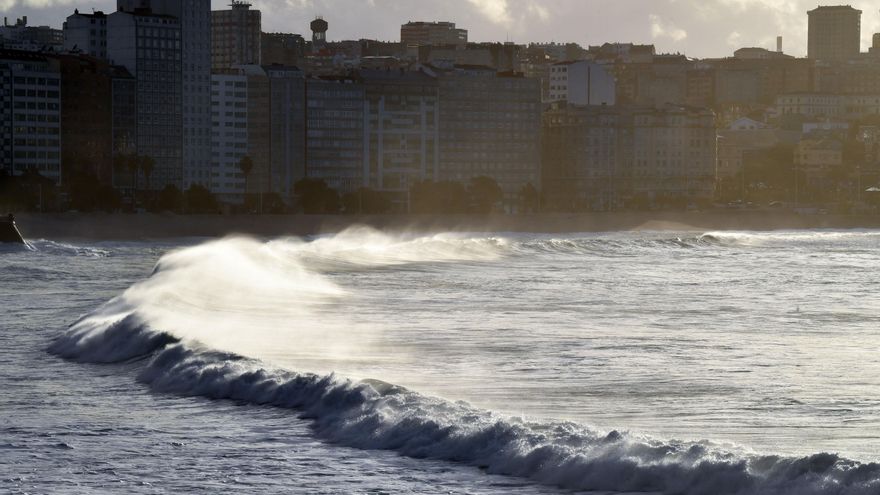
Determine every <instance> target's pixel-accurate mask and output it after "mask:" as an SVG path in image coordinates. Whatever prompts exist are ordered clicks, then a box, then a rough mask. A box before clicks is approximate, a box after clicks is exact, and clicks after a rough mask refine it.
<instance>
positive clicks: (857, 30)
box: [807, 5, 862, 60]
mask: <svg viewBox="0 0 880 495" xmlns="http://www.w3.org/2000/svg"><path fill="white" fill-rule="evenodd" d="M807 15H808V16H809V31H808V33H807V58H812V59H819V60H842V59H849V58H854V57H857V56H858V55H859V51H860V38H861V30H862V21H861V19H862V11H861V10H857V9H854V8H852V7H850V6H849V5H833V6H822V7H816V8H815V9H813V10H811V11H809V12H807Z"/></svg>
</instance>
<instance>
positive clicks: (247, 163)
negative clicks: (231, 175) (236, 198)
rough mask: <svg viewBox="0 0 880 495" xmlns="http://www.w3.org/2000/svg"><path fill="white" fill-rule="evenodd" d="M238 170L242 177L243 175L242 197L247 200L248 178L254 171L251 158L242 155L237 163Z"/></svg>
mask: <svg viewBox="0 0 880 495" xmlns="http://www.w3.org/2000/svg"><path fill="white" fill-rule="evenodd" d="M238 169H239V170H241V173H242V175H244V197H245V198H247V191H248V176H249V175H250V174H251V171H252V170H253V169H254V160H253V158H251V157H249V156H248V155H244V156H243V157H241V160H239V161H238Z"/></svg>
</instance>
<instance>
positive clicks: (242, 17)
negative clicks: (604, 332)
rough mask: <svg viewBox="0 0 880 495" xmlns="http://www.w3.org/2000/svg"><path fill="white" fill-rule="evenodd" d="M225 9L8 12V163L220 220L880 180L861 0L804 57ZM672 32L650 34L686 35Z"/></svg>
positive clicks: (196, 0) (1, 59)
mask: <svg viewBox="0 0 880 495" xmlns="http://www.w3.org/2000/svg"><path fill="white" fill-rule="evenodd" d="M527 4H528V5H530V6H531V7H528V8H527V10H528V9H531V10H530V12H531V15H532V17H533V18H534V19H535V20H536V21H538V22H540V21H541V19H543V18H544V14H542V12H541V11H540V10H535V9H537V7H535V5H536V4H531V3H528V2H527ZM560 5H564V2H563V3H561V4H560ZM707 5H711V4H707ZM211 7H212V5H211V2H209V0H186V1H182V2H177V1H165V0H119V1H118V3H117V5H116V6H115V8H113V9H112V10H110V9H108V12H109V13H105V12H101V11H93V12H92V13H82V12H80V11H79V10H77V9H76V8H74V10H73V12H70V13H68V15H67V16H66V20H64V22H63V28H62V29H61V30H57V29H53V28H51V27H48V26H42V27H39V26H38V27H34V26H30V25H28V23H27V20H26V19H24V18H21V19H18V20H16V21H15V22H8V21H7V22H6V23H5V25H4V26H3V29H2V31H0V34H2V36H3V38H2V39H3V41H2V43H3V45H2V46H3V48H2V49H0V77H2V81H0V82H2V86H0V88H2V94H0V98H3V101H4V102H5V103H8V104H9V105H8V106H7V105H4V109H5V110H4V112H3V113H2V114H0V116H2V117H3V122H2V124H0V132H2V134H0V138H2V140H0V146H2V149H3V150H4V157H3V160H2V161H0V166H2V168H3V170H4V171H5V172H6V174H7V175H8V176H11V177H26V178H27V180H28V181H34V180H37V181H48V182H45V184H46V186H47V187H48V186H52V185H54V186H53V187H55V189H53V190H57V192H58V193H59V195H58V197H56V198H52V202H53V204H55V205H61V206H58V207H63V205H65V204H67V205H69V206H70V205H73V206H75V205H76V204H77V201H78V200H76V197H78V195H79V194H84V193H83V191H86V190H87V189H88V187H87V186H88V184H97V185H100V186H102V187H105V186H106V187H107V188H109V189H110V190H109V192H108V191H105V192H106V194H108V195H111V196H112V195H113V194H116V195H118V196H119V204H118V206H117V208H122V209H139V208H156V209H162V208H169V209H178V208H179V207H180V206H179V205H180V204H181V201H182V199H180V198H182V197H183V195H184V192H186V194H187V195H188V196H186V198H187V201H189V200H192V201H191V202H194V201H195V199H193V198H199V197H207V196H205V195H208V196H213V199H212V201H216V204H213V203H210V204H209V203H205V204H206V205H209V206H206V208H208V209H213V210H217V209H220V210H222V209H238V210H242V209H243V210H247V211H254V210H260V211H263V210H264V209H265V207H266V205H267V204H270V205H271V206H272V208H271V209H273V210H280V209H286V210H294V211H296V210H310V211H332V212H335V211H340V210H345V211H351V210H352V209H353V208H355V206H353V205H355V204H356V208H357V210H358V211H362V210H363V209H364V208H365V207H364V198H365V197H367V196H369V197H370V198H373V199H375V198H379V197H381V201H378V200H377V201H378V203H376V201H368V203H369V204H370V205H373V206H375V204H381V208H379V209H381V210H389V211H412V210H413V204H414V202H419V201H422V200H423V199H424V197H428V196H431V195H435V196H438V197H445V198H448V199H449V201H447V203H449V204H452V205H453V206H450V211H453V210H455V211H457V210H462V211H464V210H469V209H478V210H479V209H483V206H481V205H482V202H483V201H484V200H485V199H486V198H489V199H490V200H491V201H489V203H488V204H489V207H491V208H494V209H497V210H503V211H508V212H522V211H532V210H535V209H538V208H543V209H558V210H613V209H632V208H664V207H675V208H702V207H707V206H709V205H711V204H713V203H714V204H716V205H717V204H742V205H745V204H747V203H752V202H754V203H760V204H765V205H767V204H770V203H786V204H789V205H794V206H800V205H803V204H820V203H821V204H823V205H831V204H833V205H834V207H837V208H847V209H853V208H856V209H858V208H864V207H865V204H864V203H863V202H862V201H861V199H862V198H861V192H862V191H863V190H864V189H865V188H863V187H862V185H868V186H870V185H873V184H874V183H876V182H877V180H878V169H880V166H878V157H877V152H876V147H877V139H876V138H877V136H878V131H877V129H878V127H880V35H878V36H873V37H872V38H871V39H872V41H874V42H876V44H875V45H872V46H871V47H869V50H868V51H866V52H863V51H861V50H860V40H863V39H864V38H865V37H864V33H863V32H862V31H863V30H862V12H861V11H860V10H858V9H856V8H853V7H850V6H821V7H818V8H813V9H810V10H809V11H807V10H806V9H804V10H803V11H801V12H799V13H798V18H799V19H800V22H801V24H803V25H804V26H808V27H809V35H808V39H807V41H806V43H805V45H806V52H807V54H808V56H807V57H801V58H799V57H796V56H792V55H789V54H787V53H785V51H784V49H785V48H786V47H787V45H786V40H785V38H784V37H773V45H774V46H773V47H771V48H767V47H761V46H748V45H745V46H735V47H732V48H731V49H730V50H729V52H728V53H729V55H726V56H722V57H718V58H702V59H696V58H691V57H688V56H686V55H683V54H681V53H663V52H661V51H658V48H657V46H656V45H655V44H648V43H631V42H607V43H601V44H597V45H590V46H586V47H584V46H581V45H579V44H577V43H555V42H549V43H527V44H517V43H514V42H509V41H491V42H473V41H469V37H470V35H469V31H468V29H466V28H465V27H463V26H461V25H457V24H456V23H453V22H449V21H434V20H430V21H428V20H406V21H401V24H399V25H398V26H399V39H395V40H390V41H383V40H373V39H365V38H358V39H350V40H338V39H335V38H334V36H333V33H334V22H335V19H336V18H337V17H338V18H346V17H347V14H346V13H342V12H339V13H336V15H335V16H333V17H331V16H319V17H314V18H312V19H311V20H310V21H309V22H308V23H303V24H302V25H301V26H300V28H301V29H302V31H301V32H299V33H298V32H266V31H265V28H264V26H263V24H264V23H265V22H267V19H266V18H265V16H263V13H262V12H261V11H260V10H259V9H258V8H256V6H254V5H251V4H250V3H248V2H244V1H238V0H235V1H231V3H230V4H228V5H224V6H222V8H218V5H216V4H215V5H214V8H215V10H213V11H212V10H211ZM548 15H549V14H548ZM707 15H708V14H707ZM661 21H662V20H661ZM661 21H657V22H658V23H659V24H661V26H660V28H662V29H660V28H658V29H660V31H661V32H659V35H658V31H657V29H654V30H653V33H654V36H655V37H658V36H659V37H661V38H662V37H663V36H666V35H669V36H673V37H675V36H679V35H681V36H687V34H686V33H683V34H682V33H678V34H676V33H677V31H675V29H674V28H673V27H672V26H671V25H669V24H663V23H662V22H661ZM9 109H11V111H10V110H9ZM34 174H38V176H39V179H34V178H33V177H32V176H33V175H34ZM24 180H25V179H21V181H24ZM21 181H20V182H21ZM42 183H43V182H41V184H42ZM22 187H24V188H25V189H27V188H28V187H30V186H27V187H25V186H22ZM40 187H42V186H40ZM40 190H41V191H42V189H40ZM113 191H116V192H115V193H114V192H113ZM829 191H831V192H833V194H831V193H829ZM414 194H415V195H416V196H419V197H418V198H415V199H414V198H413V195H414ZM853 194H855V196H856V198H857V199H856V200H855V201H853V200H852V199H851V198H852V196H853ZM365 195H367V196H365ZM346 201H347V202H346ZM42 203H43V202H42V199H41V204H42ZM374 203H375V204H374ZM307 204H308V205H310V206H308V207H307V206H306V205H307ZM420 204H427V203H424V201H422V203H420ZM438 205H440V206H444V207H445V205H442V204H440V203H438ZM371 208H372V207H367V209H371Z"/></svg>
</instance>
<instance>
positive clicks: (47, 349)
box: [0, 229, 880, 494]
mask: <svg viewBox="0 0 880 495" xmlns="http://www.w3.org/2000/svg"><path fill="white" fill-rule="evenodd" d="M878 269H880V233H877V232H868V231H865V232H862V231H846V232H832V231H815V232H807V231H803V232H776V233H730V232H728V233H723V232H712V233H703V232H696V233H695V232H689V233H670V232H655V233H645V232H638V233H603V234H570V235H555V236H547V235H523V234H503V233H495V234H451V233H450V234H436V235H428V236H424V235H415V234H413V235H385V234H380V233H377V232H374V231H369V230H364V229H353V230H349V231H347V232H344V233H342V234H337V235H333V236H324V237H320V238H315V239H306V240H302V239H275V240H269V241H258V240H253V239H243V238H233V239H224V240H219V241H210V242H206V241H200V240H181V241H178V242H170V243H94V244H76V245H72V244H62V243H56V242H51V241H36V242H34V243H33V246H32V248H31V249H19V248H13V247H2V248H0V301H2V303H3V305H4V310H3V312H2V313H0V328H2V332H0V346H2V348H3V349H4V351H3V352H2V353H0V390H3V394H2V395H0V417H2V418H3V419H2V421H0V492H5V491H12V492H18V491H20V492H35V493H42V492H67V493H82V492H84V491H86V492H88V491H111V492H133V493H159V492H167V491H172V490H175V491H187V492H205V493H215V492H217V491H220V490H222V491H230V490H233V491H240V492H254V491H261V492H290V491H299V492H325V493H337V492H387V493H400V492H414V493H423V492H444V493H538V492H543V493H554V492H557V491H568V490H575V491H607V492H657V493H689V494H698V493H706V494H709V493H774V494H776V493H792V494H793V493H834V494H863V493H864V494H868V493H872V494H875V493H880V465H877V464H874V463H875V462H878V461H880V428H878V427H880V354H878V352H877V351H878V344H880V338H878V336H877V334H878V332H880V312H878V309H880V282H878V274H880V270H878Z"/></svg>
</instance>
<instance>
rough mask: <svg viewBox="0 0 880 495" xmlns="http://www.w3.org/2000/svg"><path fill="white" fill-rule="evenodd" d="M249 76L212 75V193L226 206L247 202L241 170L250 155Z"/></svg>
mask: <svg viewBox="0 0 880 495" xmlns="http://www.w3.org/2000/svg"><path fill="white" fill-rule="evenodd" d="M247 125H248V77H247V76H246V75H244V74H212V75H211V181H210V189H211V192H213V193H214V194H216V195H217V198H218V199H219V200H221V201H223V202H226V203H238V204H240V203H242V202H243V201H244V192H245V179H244V174H242V172H241V170H240V169H239V163H240V161H241V159H242V158H243V157H244V156H245V155H247V154H248V129H247Z"/></svg>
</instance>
